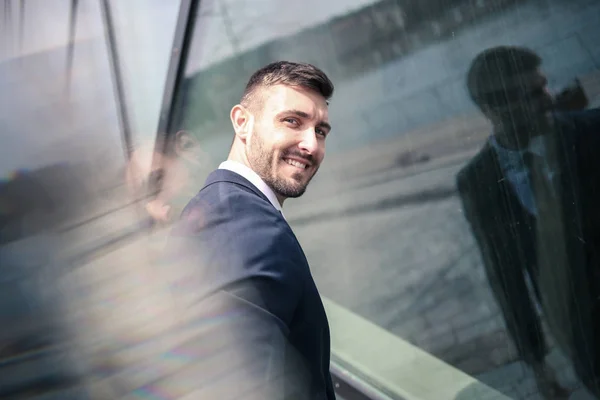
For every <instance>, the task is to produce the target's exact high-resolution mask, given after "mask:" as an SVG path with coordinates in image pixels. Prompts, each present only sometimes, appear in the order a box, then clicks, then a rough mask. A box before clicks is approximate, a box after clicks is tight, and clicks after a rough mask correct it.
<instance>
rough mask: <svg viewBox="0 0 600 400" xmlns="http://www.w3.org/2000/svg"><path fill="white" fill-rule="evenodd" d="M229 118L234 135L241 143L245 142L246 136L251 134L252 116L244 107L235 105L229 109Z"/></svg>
mask: <svg viewBox="0 0 600 400" xmlns="http://www.w3.org/2000/svg"><path fill="white" fill-rule="evenodd" d="M229 116H230V118H231V124H232V125H233V130H234V131H235V135H236V136H237V137H238V138H240V140H242V142H246V139H247V138H248V135H250V134H251V133H252V126H253V124H254V116H253V115H252V113H250V111H249V110H248V109H247V108H246V107H244V106H243V105H241V104H237V105H235V106H234V107H233V108H232V109H231V113H230V115H229Z"/></svg>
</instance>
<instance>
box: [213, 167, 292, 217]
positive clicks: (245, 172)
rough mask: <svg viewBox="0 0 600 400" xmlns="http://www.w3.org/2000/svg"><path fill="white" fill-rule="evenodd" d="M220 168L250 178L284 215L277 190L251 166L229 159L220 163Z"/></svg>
mask: <svg viewBox="0 0 600 400" xmlns="http://www.w3.org/2000/svg"><path fill="white" fill-rule="evenodd" d="M219 169H226V170H229V171H231V172H235V173H236V174H238V175H241V176H242V177H243V178H246V179H247V180H249V181H250V183H251V184H253V185H254V186H256V188H257V189H258V190H260V191H261V192H262V194H264V195H265V196H266V197H267V199H269V202H270V203H271V204H272V205H273V207H275V209H276V210H277V211H279V212H280V213H281V215H283V210H282V208H281V204H279V200H277V196H276V195H275V192H273V189H271V188H270V187H269V185H267V184H266V183H265V181H263V180H262V178H261V177H260V176H258V174H257V173H256V172H254V171H253V170H252V169H251V168H249V167H247V166H245V165H244V164H242V163H239V162H237V161H231V160H227V161H224V162H222V163H221V165H219ZM284 218H285V216H284Z"/></svg>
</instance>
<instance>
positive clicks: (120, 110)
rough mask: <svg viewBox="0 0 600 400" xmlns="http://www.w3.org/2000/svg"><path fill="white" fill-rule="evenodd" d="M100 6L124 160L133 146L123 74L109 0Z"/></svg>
mask: <svg viewBox="0 0 600 400" xmlns="http://www.w3.org/2000/svg"><path fill="white" fill-rule="evenodd" d="M100 8H101V9H102V22H103V24H104V35H105V37H106V45H107V50H108V58H109V63H110V69H111V76H112V81H113V86H114V91H115V102H116V105H117V117H118V119H119V125H120V128H121V137H122V140H123V147H124V151H125V158H126V160H129V156H130V155H131V151H132V146H133V144H132V139H131V121H130V119H129V113H128V110H127V102H126V97H125V87H124V84H123V76H122V74H121V59H120V57H119V49H118V45H117V40H116V37H115V27H114V23H113V15H112V11H111V7H110V3H109V0H100Z"/></svg>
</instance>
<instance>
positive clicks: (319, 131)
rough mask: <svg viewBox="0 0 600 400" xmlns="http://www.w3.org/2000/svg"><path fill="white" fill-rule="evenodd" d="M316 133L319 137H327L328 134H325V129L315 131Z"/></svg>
mask: <svg viewBox="0 0 600 400" xmlns="http://www.w3.org/2000/svg"><path fill="white" fill-rule="evenodd" d="M315 132H317V135H321V136H327V132H325V131H324V130H323V129H320V128H317V129H315Z"/></svg>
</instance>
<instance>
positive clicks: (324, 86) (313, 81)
mask: <svg viewBox="0 0 600 400" xmlns="http://www.w3.org/2000/svg"><path fill="white" fill-rule="evenodd" d="M274 85H288V86H301V87H304V88H307V89H311V90H314V91H315V92H317V93H319V94H320V95H321V96H323V97H324V98H325V100H329V99H330V98H331V96H332V95H333V83H332V82H331V80H330V79H329V78H328V77H327V75H326V74H325V73H324V72H323V71H321V70H320V69H319V68H317V67H315V66H314V65H311V64H306V63H295V62H290V61H277V62H274V63H271V64H269V65H266V66H264V67H262V68H261V69H259V70H258V71H256V72H255V73H254V74H252V76H251V77H250V80H249V81H248V84H247V85H246V89H245V90H244V94H243V95H242V99H241V101H240V103H241V104H242V105H243V106H249V105H250V104H251V103H252V102H253V100H254V99H253V95H254V93H255V92H256V89H258V88H259V87H264V86H267V87H268V86H274Z"/></svg>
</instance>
